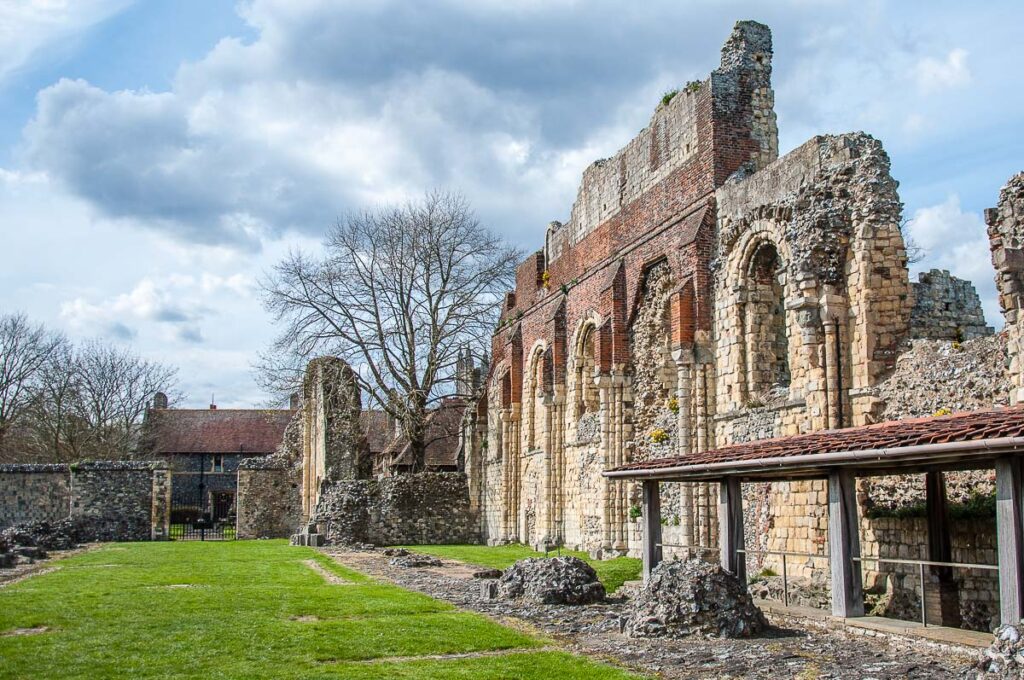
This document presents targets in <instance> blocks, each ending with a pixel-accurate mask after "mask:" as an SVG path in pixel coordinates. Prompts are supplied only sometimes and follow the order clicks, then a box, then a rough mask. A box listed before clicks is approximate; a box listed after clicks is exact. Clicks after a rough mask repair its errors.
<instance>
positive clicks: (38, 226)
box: [0, 0, 1024, 406]
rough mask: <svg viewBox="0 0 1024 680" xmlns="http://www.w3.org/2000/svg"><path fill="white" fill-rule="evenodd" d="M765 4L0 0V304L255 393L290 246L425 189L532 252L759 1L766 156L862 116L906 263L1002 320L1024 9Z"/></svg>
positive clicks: (1020, 137)
mask: <svg viewBox="0 0 1024 680" xmlns="http://www.w3.org/2000/svg"><path fill="white" fill-rule="evenodd" d="M766 4H767V3H762V2H722V1H721V0H714V1H712V0H707V1H705V2H693V1H687V2H682V1H681V0H666V1H664V2H656V1H653V0H649V1H646V2H643V3H622V2H604V1H597V2H576V1H569V0H544V1H543V2H542V1H540V0H515V1H513V0H509V1H507V2H502V1H499V0H447V1H438V2H426V1H424V2H408V1H399V0H394V1H390V2H389V1H387V0H378V1H373V2H371V1H369V0H365V1H363V2H353V1H339V0H322V1H318V0H251V1H249V2H240V3H237V4H236V3H232V2H228V1H226V0H225V1H221V0H140V1H139V2H132V1H131V0H0V237H2V238H0V253H2V255H3V256H2V259H0V310H3V311H12V310H21V311H25V312H27V313H28V314H29V315H31V316H32V317H34V318H35V319H38V320H40V321H43V322H45V323H47V324H49V325H52V326H54V327H57V328H60V329H62V330H64V331H66V332H67V333H68V334H69V335H71V336H73V337H83V338H84V337H95V336H101V337H105V338H108V339H110V340H112V341H116V342H125V343H131V344H132V345H133V346H135V347H136V348H137V350H138V351H139V352H141V353H142V354H144V355H146V356H148V357H152V358H155V359H159V360H162V361H167V362H170V363H173V364H176V365H178V366H179V367H180V369H181V378H182V385H181V387H182V389H183V391H184V392H185V394H186V396H187V401H188V403H190V404H193V405H203V404H205V403H207V400H208V399H209V396H210V394H212V393H215V394H216V399H217V402H218V403H219V404H221V405H222V406H253V405H259V404H261V403H263V402H264V401H265V399H266V397H265V396H264V395H263V394H261V393H260V391H259V390H258V388H257V387H256V386H255V384H254V382H253V380H252V377H251V372H250V363H251V362H252V360H253V358H254V355H255V353H256V352H257V351H258V350H260V349H261V348H263V347H265V346H266V344H267V343H268V341H269V340H270V338H271V337H272V335H273V328H272V326H271V324H270V320H269V319H268V318H267V316H266V314H265V313H264V312H263V310H262V308H261V305H260V298H259V286H258V282H259V279H260V276H261V275H262V273H263V272H265V271H266V270H267V269H268V268H269V267H270V266H271V265H272V264H273V263H274V262H276V261H277V260H279V259H280V258H281V257H282V256H283V255H284V254H285V253H287V252H288V250H289V249H290V248H302V249H307V250H313V249H316V248H318V244H319V239H320V237H321V235H322V234H323V232H324V230H325V228H326V227H328V226H329V225H330V224H331V223H332V222H333V221H334V220H335V219H336V217H337V216H338V215H340V214H343V213H344V212H346V211H348V210H351V209H354V208H359V207H364V206H373V205H377V204H381V203H384V202H388V201H394V200H399V199H402V198H404V197H408V196H415V195H417V194H420V193H421V192H423V191H424V190H426V189H429V188H432V187H447V188H454V189H459V190H461V191H463V192H464V193H465V194H466V195H467V196H468V197H469V198H470V200H471V201H472V202H473V204H474V205H475V207H476V209H477V211H478V213H479V214H480V216H481V218H482V219H483V220H484V221H485V222H486V223H487V224H488V225H490V226H491V227H492V228H494V229H496V230H498V231H500V232H501V233H503V234H504V235H505V236H506V237H508V238H509V239H511V240H512V241H514V242H516V243H518V244H519V245H521V246H522V247H524V248H530V249H533V248H536V247H537V246H538V245H539V244H540V243H542V241H543V232H544V227H545V225H546V224H547V223H548V222H549V221H550V220H552V219H565V218H566V217H567V215H568V211H569V207H570V206H571V203H572V199H573V197H574V195H575V190H576V184H577V182H578V179H579V175H580V173H581V172H582V170H583V169H584V167H586V165H587V164H589V163H590V162H591V161H592V160H594V159H596V158H599V157H603V156H608V155H611V154H612V153H614V152H615V151H616V150H617V149H618V148H619V147H620V146H622V145H623V144H624V143H625V142H626V141H628V140H629V139H630V138H631V137H632V136H633V135H634V134H636V132H637V131H638V130H639V129H641V128H642V127H643V126H644V125H646V123H647V120H648V118H649V116H650V114H651V111H652V110H653V108H654V106H655V105H656V103H657V101H658V99H659V97H660V94H661V93H662V92H664V91H665V90H668V89H670V88H673V87H677V86H679V85H680V84H683V83H685V82H687V81H689V80H693V79H696V78H704V77H705V76H706V75H707V73H708V72H709V71H710V70H711V69H712V68H714V67H715V66H716V64H717V61H718V52H719V48H720V46H721V43H722V42H723V41H724V39H725V38H726V36H727V35H728V33H729V31H730V28H731V26H732V23H733V22H734V21H735V20H737V19H747V18H752V19H758V20H760V21H764V22H766V23H768V24H769V25H770V26H771V27H772V29H773V31H774V38H775V59H774V64H775V70H774V83H775V91H776V108H777V112H778V117H779V128H780V135H781V140H780V141H781V149H782V152H783V153H785V152H787V151H789V150H791V149H792V148H793V147H795V146H797V145H798V144H800V143H801V142H803V141H804V140H806V139H807V138H808V137H810V136H811V135H813V134H816V133H823V132H845V131H851V130H865V131H867V132H870V133H871V134H874V135H875V136H876V137H879V138H880V139H881V140H882V141H883V143H884V144H885V146H886V148H887V149H888V151H889V154H890V155H891V157H892V160H893V174H894V175H895V176H896V178H897V179H898V180H899V181H900V183H901V195H902V197H903V200H904V202H905V204H906V216H907V217H908V218H910V219H911V220H912V221H911V231H912V234H913V236H914V237H915V238H916V240H917V241H918V242H919V243H920V244H921V245H922V246H924V247H925V248H926V250H927V253H928V257H927V258H926V259H925V260H924V261H923V262H921V263H919V264H918V265H916V269H918V270H920V269H928V268H931V267H940V268H946V269H950V270H952V271H953V273H954V274H955V275H957V276H961V277H964V278H969V279H971V280H973V281H974V282H975V284H976V285H977V286H978V289H979V291H980V292H981V294H982V296H983V300H984V303H985V311H986V315H987V317H988V320H989V322H990V323H992V324H994V325H996V326H997V327H998V326H999V325H1001V322H1000V319H999V315H998V309H997V307H996V305H995V300H994V286H993V283H992V271H991V266H990V264H989V259H988V248H987V241H986V238H985V228H984V224H983V222H982V219H981V211H982V210H983V209H984V208H986V207H990V206H993V205H995V202H996V198H997V195H998V191H999V188H1000V187H1001V186H1002V184H1003V183H1004V182H1005V180H1006V179H1007V178H1008V177H1009V176H1010V175H1012V174H1013V173H1015V172H1019V171H1020V170H1022V169H1024V134H1022V133H1021V124H1022V113H1021V112H1022V111H1024V70H1022V69H1021V68H1020V64H1024V41H1021V40H1020V38H1019V29H1020V26H1021V25H1024V4H1022V3H1020V2H1019V0H1018V1H1016V2H986V3H964V2H962V1H961V2H950V3H945V2H929V3H907V2H871V1H870V0H868V1H865V0H860V1H858V2H839V1H825V0H823V1H820V2H816V1H815V0H793V1H791V2H777V3H772V7H771V8H766V7H765V5H766ZM627 8H628V9H627Z"/></svg>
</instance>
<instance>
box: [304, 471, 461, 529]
mask: <svg viewBox="0 0 1024 680" xmlns="http://www.w3.org/2000/svg"><path fill="white" fill-rule="evenodd" d="M312 521H313V522H314V523H316V525H317V527H318V529H319V532H320V533H321V534H324V535H325V536H326V538H327V541H328V542H329V543H331V544H342V545H345V544H353V543H372V544H374V545H403V544H405V545H415V544H422V545H427V544H439V543H448V544H454V543H476V542H478V541H479V539H480V532H479V528H478V522H477V518H476V517H475V516H474V514H473V513H471V512H470V510H469V486H468V484H467V482H466V476H465V475H464V474H461V473H455V472H421V473H415V474H407V475H399V476H396V477H385V478H382V479H375V480H369V479H356V480H341V481H336V482H328V483H327V484H325V485H324V489H323V490H322V492H321V494H320V501H319V503H318V504H317V507H316V512H315V513H314V515H313V517H312Z"/></svg>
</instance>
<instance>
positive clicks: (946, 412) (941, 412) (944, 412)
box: [932, 406, 953, 416]
mask: <svg viewBox="0 0 1024 680" xmlns="http://www.w3.org/2000/svg"><path fill="white" fill-rule="evenodd" d="M952 414H953V412H952V411H950V410H949V409H948V408H946V407H945V406H943V407H942V408H940V409H939V410H938V411H936V412H935V413H933V414H932V415H933V416H948V415H952Z"/></svg>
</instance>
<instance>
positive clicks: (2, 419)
mask: <svg viewBox="0 0 1024 680" xmlns="http://www.w3.org/2000/svg"><path fill="white" fill-rule="evenodd" d="M64 343H65V340H64V338H63V336H61V335H59V334H56V333H52V332H50V331H47V330H46V329H45V328H44V327H43V326H41V325H37V324H32V323H30V322H29V320H28V317H26V316H25V315H24V314H5V315H2V316H0V450H4V448H5V445H4V440H5V439H6V437H7V435H8V433H9V432H10V431H11V428H12V427H13V426H14V425H16V424H17V422H18V420H19V419H20V418H21V417H22V416H24V414H25V413H26V411H28V409H29V408H30V407H31V405H32V403H33V400H34V399H35V397H36V388H37V382H36V379H37V378H38V375H39V370H40V368H42V366H43V365H44V364H45V363H46V362H47V361H48V360H49V359H50V357H51V356H52V355H53V354H54V352H56V351H57V349H58V348H59V347H61V346H62V345H63V344H64Z"/></svg>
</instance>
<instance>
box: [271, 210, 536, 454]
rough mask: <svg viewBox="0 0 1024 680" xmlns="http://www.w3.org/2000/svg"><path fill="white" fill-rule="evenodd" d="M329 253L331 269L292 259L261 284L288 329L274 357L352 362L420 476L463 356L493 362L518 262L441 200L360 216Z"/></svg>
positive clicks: (336, 232)
mask: <svg viewBox="0 0 1024 680" xmlns="http://www.w3.org/2000/svg"><path fill="white" fill-rule="evenodd" d="M324 245H325V249H326V253H325V255H324V256H323V257H322V258H312V257H309V256H306V255H303V254H301V253H292V254H291V255H289V256H288V257H287V258H286V259H285V260H284V261H282V262H281V263H280V264H278V265H277V266H276V267H275V268H274V270H273V273H272V274H271V276H270V277H269V278H268V279H267V280H266V281H264V290H265V304H266V307H267V309H268V310H269V311H270V312H271V313H272V314H273V315H274V317H275V320H276V321H277V322H278V323H280V324H281V325H282V331H281V334H280V336H279V337H278V339H277V341H276V342H275V344H274V348H273V349H274V352H275V354H279V355H283V356H288V355H291V356H293V357H299V358H302V359H307V358H311V357H313V356H315V355H318V354H334V355H337V356H339V357H341V358H342V359H345V360H346V361H348V362H349V364H351V365H352V366H353V368H354V369H355V371H356V373H357V375H358V378H359V380H360V383H361V384H360V387H361V388H362V389H363V391H364V394H367V395H369V397H370V401H371V402H372V403H373V404H374V405H375V406H377V407H379V408H381V409H384V410H385V411H387V412H388V413H389V414H391V415H392V416H393V417H394V418H396V420H397V421H398V422H399V423H401V425H402V428H403V430H404V433H405V436H406V437H407V438H408V440H409V444H410V448H411V450H412V452H413V458H414V467H415V468H416V469H422V467H423V457H424V451H425V446H426V441H425V440H426V416H427V412H428V409H429V408H430V407H431V406H432V405H433V404H434V403H435V402H436V401H437V400H438V399H440V397H442V396H444V395H445V394H450V393H451V391H452V387H451V385H452V382H453V380H454V369H455V365H456V361H457V359H458V353H459V350H460V349H461V348H462V347H464V346H466V345H469V346H470V347H472V348H475V349H476V350H477V351H478V352H481V353H482V352H483V351H484V348H485V346H486V344H485V343H486V342H487V341H488V339H489V338H490V334H491V332H492V330H493V328H494V323H495V321H496V319H497V313H498V307H499V305H498V304H497V303H498V301H499V300H500V298H501V295H503V294H504V292H505V291H507V290H508V289H509V288H511V286H512V283H513V281H514V270H515V265H516V263H517V262H518V261H519V259H520V253H519V252H518V251H517V250H516V249H514V248H512V247H510V246H508V245H506V244H505V243H504V242H503V241H502V240H501V239H500V238H498V237H497V236H496V235H494V234H493V233H491V232H490V231H488V230H487V229H486V228H484V227H482V226H481V225H480V223H479V221H478V220H477V219H476V217H475V216H474V215H473V213H472V211H471V210H470V207H469V205H468V203H467V202H466V200H465V199H464V198H462V197H461V196H460V195H457V194H451V193H442V192H434V193H430V194H427V195H426V196H425V197H424V198H423V199H422V200H419V201H416V202H410V203H407V204H405V205H402V206H394V207H387V208H383V209H379V210H375V211H367V212H362V213H359V214H354V215H351V216H349V217H348V218H346V219H344V220H342V221H340V222H339V223H338V224H337V225H336V226H335V227H334V228H333V229H332V230H331V231H330V233H329V234H328V237H327V239H326V241H325V244H324ZM286 363H287V362H286Z"/></svg>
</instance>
